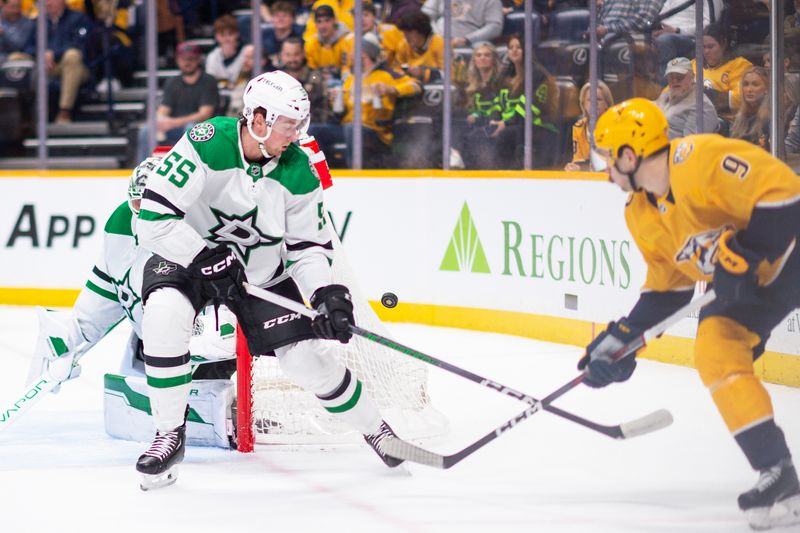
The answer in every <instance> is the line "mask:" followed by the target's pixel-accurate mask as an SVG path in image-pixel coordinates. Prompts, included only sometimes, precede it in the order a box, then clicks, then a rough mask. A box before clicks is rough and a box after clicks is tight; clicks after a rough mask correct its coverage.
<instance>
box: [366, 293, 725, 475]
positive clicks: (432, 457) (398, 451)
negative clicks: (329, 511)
mask: <svg viewBox="0 0 800 533" xmlns="http://www.w3.org/2000/svg"><path fill="white" fill-rule="evenodd" d="M715 297H716V295H715V294H714V291H713V290H710V291H708V292H706V293H705V294H703V295H702V296H700V297H699V298H697V299H695V300H693V301H691V302H689V303H688V304H686V305H685V306H683V307H681V308H680V309H678V310H677V311H675V312H674V313H673V314H672V315H670V316H668V317H667V318H665V319H664V320H662V321H661V322H659V323H658V324H656V325H655V326H653V327H651V328H650V329H647V330H645V331H644V333H642V334H641V335H640V336H639V337H638V338H636V339H634V340H632V341H631V342H629V343H628V344H626V345H625V346H623V347H622V348H620V349H619V350H618V351H617V353H616V354H614V359H615V360H619V359H622V358H623V357H627V356H629V355H631V354H633V353H634V352H636V351H638V350H639V349H640V348H643V347H644V346H645V345H646V344H647V341H650V340H652V339H654V338H655V337H658V336H659V335H661V334H662V333H664V332H665V331H666V330H667V329H668V328H669V327H670V326H673V325H674V324H676V323H678V322H680V321H681V320H682V319H683V318H685V317H686V316H687V315H688V314H690V313H692V312H694V311H697V310H699V309H700V308H702V307H704V306H706V305H708V304H709V303H711V302H712V301H713V300H714V298H715ZM585 375H586V373H585V372H584V373H582V374H581V375H579V376H578V377H576V378H575V379H573V380H571V381H570V382H569V383H567V384H566V385H564V386H563V387H561V388H559V389H558V390H556V391H554V392H552V393H551V394H548V395H547V396H546V397H545V399H544V400H542V401H541V404H538V405H533V406H531V407H529V408H528V409H526V410H524V411H523V412H521V413H520V414H518V415H517V416H515V417H513V418H511V419H510V420H508V421H507V422H505V423H504V424H503V425H501V426H499V427H498V428H496V429H494V430H493V431H491V432H489V433H487V434H486V435H484V436H483V437H481V438H480V439H478V440H476V441H475V442H473V443H472V444H470V445H469V446H467V447H466V448H464V449H462V450H460V451H458V452H456V453H453V454H450V455H441V454H438V453H435V452H431V451H428V450H425V449H423V448H420V447H419V446H414V445H413V444H411V443H408V442H406V441H403V440H400V439H397V438H391V437H390V438H388V439H385V440H384V442H382V443H381V449H382V450H383V452H384V453H386V454H388V455H391V456H392V457H397V458H398V459H406V460H408V461H412V462H415V463H420V464H424V465H428V466H432V467H434V468H442V469H447V468H450V467H451V466H453V465H455V464H456V463H458V462H460V461H461V460H463V459H464V458H466V457H469V456H470V455H472V454H473V453H475V452H476V451H477V450H479V449H480V448H482V447H484V446H485V445H486V444H488V443H489V442H491V441H493V440H494V439H496V438H497V437H499V436H500V435H502V434H503V433H505V432H506V431H508V430H509V429H511V428H513V427H514V426H516V425H517V424H518V423H520V422H522V421H523V420H525V419H526V418H528V417H529V416H531V415H532V414H534V413H535V412H536V411H537V410H539V409H540V408H542V409H546V410H550V409H553V406H551V405H549V402H552V401H553V400H555V399H556V398H558V397H560V396H562V395H564V394H565V393H566V392H567V391H569V390H571V389H573V388H575V387H576V386H577V385H578V384H579V383H581V382H582V381H583V378H584V376H585ZM661 412H663V413H666V415H668V417H669V418H668V420H667V419H665V418H661V419H660V418H659V413H661ZM670 423H672V416H671V415H669V412H668V411H656V412H655V413H652V414H651V415H648V416H645V417H642V418H640V419H639V420H636V421H633V422H629V423H628V424H622V425H621V426H620V429H621V431H622V432H623V434H625V436H626V437H627V438H630V437H635V436H638V435H644V434H645V433H650V432H652V431H655V430H656V429H660V428H663V427H666V426H668V425H669V424H670ZM623 438H625V437H623Z"/></svg>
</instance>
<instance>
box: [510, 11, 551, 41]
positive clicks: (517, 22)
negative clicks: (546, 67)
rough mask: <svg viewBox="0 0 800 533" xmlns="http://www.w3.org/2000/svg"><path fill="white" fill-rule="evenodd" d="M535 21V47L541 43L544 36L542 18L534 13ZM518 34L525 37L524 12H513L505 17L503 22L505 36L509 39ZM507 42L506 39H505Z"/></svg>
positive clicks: (533, 18)
mask: <svg viewBox="0 0 800 533" xmlns="http://www.w3.org/2000/svg"><path fill="white" fill-rule="evenodd" d="M531 20H532V21H533V39H532V42H533V44H534V46H535V45H536V44H537V43H538V42H539V40H540V38H541V34H542V18H541V17H540V16H539V15H538V14H536V13H533V16H532V17H531ZM515 33H518V34H520V35H522V36H524V35H525V13H524V12H522V13H521V12H511V13H509V14H508V15H506V16H505V19H504V21H503V36H504V37H508V36H509V35H513V34H515ZM503 41H505V39H503Z"/></svg>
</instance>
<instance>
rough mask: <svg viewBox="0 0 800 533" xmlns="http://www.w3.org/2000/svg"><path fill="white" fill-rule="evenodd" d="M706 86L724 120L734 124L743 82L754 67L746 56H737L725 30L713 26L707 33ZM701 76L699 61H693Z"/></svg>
mask: <svg viewBox="0 0 800 533" xmlns="http://www.w3.org/2000/svg"><path fill="white" fill-rule="evenodd" d="M703 63H704V64H703V87H704V89H705V92H706V94H707V95H708V97H709V98H710V99H711V101H712V102H713V103H714V107H715V108H716V109H717V114H718V115H719V116H720V118H723V119H725V120H727V121H728V122H731V121H732V120H733V116H734V114H735V113H736V111H737V110H738V109H739V106H740V105H741V103H742V93H741V88H740V85H739V82H740V81H741V79H742V76H744V73H745V72H747V71H748V70H749V69H751V68H752V67H753V64H752V63H751V62H750V61H748V60H747V59H745V58H743V57H733V55H732V54H731V51H730V48H729V41H728V38H727V37H726V36H725V30H724V29H723V27H722V26H721V25H720V24H719V23H716V22H715V23H712V24H709V25H708V26H706V27H705V29H704V30H703ZM692 72H694V73H695V74H697V61H696V60H695V59H692Z"/></svg>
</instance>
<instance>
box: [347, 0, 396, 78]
mask: <svg viewBox="0 0 800 533" xmlns="http://www.w3.org/2000/svg"><path fill="white" fill-rule="evenodd" d="M361 30H362V31H363V32H364V34H367V33H374V34H375V36H376V37H378V42H379V43H380V45H381V55H382V58H383V62H384V63H385V64H386V66H387V67H389V68H390V69H392V70H397V69H399V68H400V64H399V63H397V57H396V56H397V50H398V48H399V47H400V43H401V42H403V34H402V33H401V32H400V30H398V29H397V27H396V26H395V25H394V24H380V23H379V22H378V18H377V11H376V10H375V4H373V3H372V2H371V1H370V0H365V1H364V2H363V4H362V13H361ZM354 42H355V33H350V34H349V35H347V36H346V37H345V38H344V45H345V48H346V50H347V70H352V65H353V44H354Z"/></svg>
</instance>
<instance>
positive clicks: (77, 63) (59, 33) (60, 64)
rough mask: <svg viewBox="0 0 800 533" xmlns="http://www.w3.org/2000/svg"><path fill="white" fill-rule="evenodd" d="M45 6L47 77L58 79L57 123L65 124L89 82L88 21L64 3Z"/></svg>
mask: <svg viewBox="0 0 800 533" xmlns="http://www.w3.org/2000/svg"><path fill="white" fill-rule="evenodd" d="M44 5H45V11H46V13H47V51H46V52H45V65H46V67H47V76H48V78H59V80H60V82H61V87H60V94H59V98H58V113H57V114H56V123H57V124H67V123H69V122H72V109H73V107H75V100H77V98H78V90H79V89H80V86H81V85H82V84H83V83H86V82H87V81H89V69H87V68H86V65H85V64H84V62H83V57H84V44H85V38H86V35H87V33H88V28H89V26H90V25H91V22H90V21H89V19H88V18H86V15H84V14H83V13H79V12H77V11H73V10H71V9H67V7H66V4H65V1H64V0H45V4H44ZM142 159H144V158H142Z"/></svg>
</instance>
